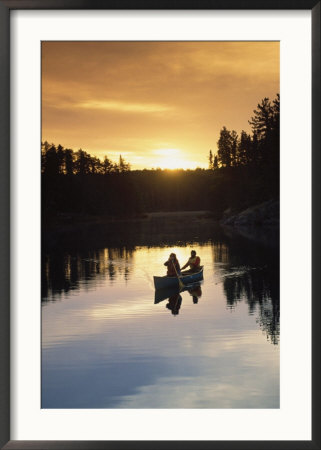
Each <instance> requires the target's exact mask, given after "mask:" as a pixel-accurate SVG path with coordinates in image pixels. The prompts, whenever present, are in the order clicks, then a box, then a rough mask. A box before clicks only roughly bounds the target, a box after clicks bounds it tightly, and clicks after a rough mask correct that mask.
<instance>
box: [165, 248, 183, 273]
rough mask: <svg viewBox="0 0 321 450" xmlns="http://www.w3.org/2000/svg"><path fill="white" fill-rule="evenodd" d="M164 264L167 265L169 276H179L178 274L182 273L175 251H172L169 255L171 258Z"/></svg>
mask: <svg viewBox="0 0 321 450" xmlns="http://www.w3.org/2000/svg"><path fill="white" fill-rule="evenodd" d="M164 266H167V276H168V277H177V275H180V273H181V268H180V266H179V262H178V259H177V258H176V255H175V253H171V254H170V255H169V258H168V260H167V261H166V262H165V263H164Z"/></svg>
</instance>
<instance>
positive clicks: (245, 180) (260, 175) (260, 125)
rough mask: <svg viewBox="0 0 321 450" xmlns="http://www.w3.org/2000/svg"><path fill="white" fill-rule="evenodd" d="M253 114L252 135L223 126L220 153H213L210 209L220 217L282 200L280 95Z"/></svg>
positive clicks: (260, 105) (259, 107)
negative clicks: (268, 201) (227, 212)
mask: <svg viewBox="0 0 321 450" xmlns="http://www.w3.org/2000/svg"><path fill="white" fill-rule="evenodd" d="M253 112H254V115H253V117H251V119H250V120H249V121H248V122H249V124H250V125H251V128H252V133H251V134H248V133H246V132H245V131H244V130H242V131H241V133H240V135H238V134H237V132H236V131H235V130H231V131H230V130H228V129H227V128H226V127H223V128H222V129H221V131H220V137H219V140H218V142H217V149H218V150H217V153H216V154H215V155H213V153H212V151H210V154H209V168H210V169H211V170H212V171H213V179H212V183H211V185H210V203H211V205H210V208H211V209H213V210H214V211H215V213H216V214H217V216H218V217H220V216H221V215H222V214H223V212H224V211H226V210H228V211H231V212H237V211H241V210H242V209H245V208H247V207H250V206H253V205H255V204H258V203H262V202H264V201H266V200H271V199H275V200H277V199H278V198H279V181H280V180H279V158H280V96H279V94H277V95H276V98H275V99H274V100H273V101H270V100H269V98H264V99H263V100H262V101H261V103H259V104H258V105H257V108H256V109H255V110H254V111H253Z"/></svg>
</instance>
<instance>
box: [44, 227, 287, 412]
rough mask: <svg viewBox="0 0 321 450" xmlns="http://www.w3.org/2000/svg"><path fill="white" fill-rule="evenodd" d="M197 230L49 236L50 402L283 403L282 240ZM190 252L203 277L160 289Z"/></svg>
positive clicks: (47, 335)
mask: <svg viewBox="0 0 321 450" xmlns="http://www.w3.org/2000/svg"><path fill="white" fill-rule="evenodd" d="M163 225H164V227H163V228H162V226H163ZM193 227H194V228H193ZM193 227H192V225H191V224H187V225H186V228H187V229H188V232H187V233H186V234H185V223H184V226H182V224H181V223H180V224H179V225H177V226H174V225H173V226H172V224H170V225H169V226H168V224H166V225H165V224H164V222H163V221H161V223H158V224H156V223H155V222H154V221H151V222H150V223H149V224H148V223H145V224H139V225H138V224H136V225H135V224H134V225H133V226H129V225H128V224H127V228H126V226H125V225H122V226H119V227H116V228H117V229H116V228H114V229H113V232H112V231H111V229H110V228H108V227H107V229H105V230H104V229H102V228H101V227H98V228H99V229H98V230H95V228H92V227H91V228H90V233H89V235H86V232H85V230H79V232H76V237H75V236H74V234H73V233H69V234H68V233H67V232H66V233H64V234H63V236H60V237H59V236H58V237H57V236H56V237H55V238H54V239H53V240H52V242H54V243H55V245H52V242H51V243H50V242H49V243H48V242H47V243H45V245H44V247H43V248H44V256H43V263H42V292H43V297H42V300H43V309H42V324H43V326H42V349H43V350H42V407H44V408H154V407H155V408H160V407H164V408H277V407H279V360H278V357H279V354H278V345H277V344H278V341H279V275H278V247H277V245H276V246H272V245H267V244H266V243H265V242H264V241H263V242H262V241H261V240H260V239H257V240H256V239H248V237H246V236H237V235H235V233H231V232H230V231H228V230H227V231H225V230H222V229H218V228H217V227H216V226H215V225H214V224H213V223H210V222H208V223H204V224H202V223H201V222H198V223H197V224H195V223H194V224H193ZM183 228H184V229H183ZM87 231H88V230H87ZM157 232H159V233H160V235H154V234H153V233H157ZM188 236H190V239H188ZM166 244H168V245H167V246H166ZM191 248H195V249H196V250H197V254H199V255H200V257H201V259H202V264H204V271H205V273H204V282H201V283H197V284H194V285H192V286H188V287H185V288H184V289H183V290H181V291H179V292H177V288H175V289H174V291H173V290H165V291H164V290H162V291H155V289H154V283H153V275H164V266H163V261H164V260H165V259H166V257H168V254H169V253H170V252H172V251H173V252H174V253H176V254H177V257H178V258H179V260H182V261H183V260H186V259H187V258H188V256H189V254H190V250H191ZM56 300H59V301H56ZM266 336H268V338H269V341H270V342H267V339H266ZM271 342H272V343H273V344H274V345H271ZM173 343H175V345H173ZM88 380H90V382H89V381H88Z"/></svg>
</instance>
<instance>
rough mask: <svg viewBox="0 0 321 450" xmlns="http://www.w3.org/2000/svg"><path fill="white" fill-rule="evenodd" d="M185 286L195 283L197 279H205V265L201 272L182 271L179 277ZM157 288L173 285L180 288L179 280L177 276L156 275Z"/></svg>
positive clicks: (155, 283) (155, 284)
mask: <svg viewBox="0 0 321 450" xmlns="http://www.w3.org/2000/svg"><path fill="white" fill-rule="evenodd" d="M179 279H180V280H181V282H182V283H183V285H184V286H187V285H189V284H192V283H195V282H196V281H201V280H203V266H201V267H200V270H199V272H192V273H191V272H190V273H188V272H187V273H184V272H183V273H182V275H181V276H180V277H179ZM154 286H155V289H165V288H171V287H177V288H179V282H178V278H177V277H168V276H166V275H165V276H164V277H155V276H154Z"/></svg>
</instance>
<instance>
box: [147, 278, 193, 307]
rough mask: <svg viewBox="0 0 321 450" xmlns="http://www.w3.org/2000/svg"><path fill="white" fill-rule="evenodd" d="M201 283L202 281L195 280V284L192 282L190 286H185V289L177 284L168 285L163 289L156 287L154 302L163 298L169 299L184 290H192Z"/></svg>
mask: <svg viewBox="0 0 321 450" xmlns="http://www.w3.org/2000/svg"><path fill="white" fill-rule="evenodd" d="M200 285H201V283H200V282H195V283H194V284H190V285H188V286H185V287H183V289H180V288H179V287H177V286H174V287H167V288H162V289H156V290H155V298H154V303H159V302H162V301H163V300H166V299H169V298H170V297H172V296H173V295H175V294H178V293H180V294H181V293H182V292H184V291H190V290H191V289H196V288H197V287H198V288H199V287H200Z"/></svg>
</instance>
